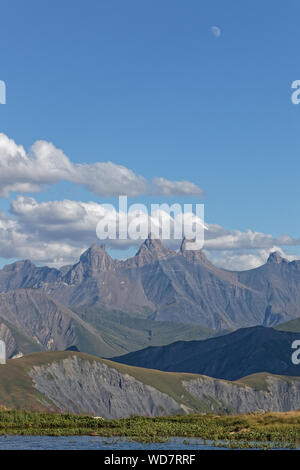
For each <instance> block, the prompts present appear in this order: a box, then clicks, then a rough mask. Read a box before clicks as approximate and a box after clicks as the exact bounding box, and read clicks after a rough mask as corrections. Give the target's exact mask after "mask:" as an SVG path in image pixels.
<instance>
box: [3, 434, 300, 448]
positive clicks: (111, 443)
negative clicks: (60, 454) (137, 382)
mask: <svg viewBox="0 0 300 470" xmlns="http://www.w3.org/2000/svg"><path fill="white" fill-rule="evenodd" d="M0 449H1V450H70V449H73V450H75V449H78V450H210V449H213V450H216V449H221V447H215V446H213V445H204V443H203V441H201V440H199V439H188V440H185V439H181V438H174V439H171V440H170V442H164V443H155V444H141V443H139V442H128V441H125V440H121V439H119V440H117V439H110V438H105V437H94V436H72V437H69V436H62V437H53V436H0ZM222 449H224V448H223V447H222ZM298 449H300V447H299V448H298Z"/></svg>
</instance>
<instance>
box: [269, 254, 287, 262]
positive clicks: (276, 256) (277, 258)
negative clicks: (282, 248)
mask: <svg viewBox="0 0 300 470" xmlns="http://www.w3.org/2000/svg"><path fill="white" fill-rule="evenodd" d="M267 262H268V263H274V264H281V263H288V260H287V259H286V258H283V257H282V256H281V254H280V253H279V251H273V252H272V253H270V255H269V258H268V261H267Z"/></svg>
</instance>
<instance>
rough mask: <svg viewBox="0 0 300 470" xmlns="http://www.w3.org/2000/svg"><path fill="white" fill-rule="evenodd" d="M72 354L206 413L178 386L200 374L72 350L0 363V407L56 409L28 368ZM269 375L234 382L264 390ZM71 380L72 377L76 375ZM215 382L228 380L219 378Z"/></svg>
mask: <svg viewBox="0 0 300 470" xmlns="http://www.w3.org/2000/svg"><path fill="white" fill-rule="evenodd" d="M74 356H77V357H79V358H80V359H82V360H84V361H89V362H94V361H96V362H100V363H104V364H106V365H107V366H108V367H110V368H112V369H115V370H117V371H118V372H119V373H121V374H122V375H124V376H128V375H129V376H131V377H134V378H135V379H137V380H138V381H140V382H142V383H144V384H147V385H150V386H152V387H154V388H156V389H157V390H159V391H160V392H162V393H165V394H167V395H169V396H170V397H172V398H173V399H174V400H175V401H176V402H177V403H179V404H181V405H183V407H185V410H186V411H189V412H210V408H209V404H208V402H206V404H204V403H203V402H201V401H199V400H198V399H197V398H195V397H194V396H192V395H191V394H190V393H189V392H188V391H187V390H186V388H184V387H183V385H182V382H183V381H189V380H193V379H197V378H200V377H204V376H200V375H196V374H184V373H173V372H162V371H158V370H151V369H142V368H139V367H132V366H128V365H126V364H120V363H114V362H112V361H110V360H106V359H100V358H98V357H94V356H90V355H88V354H83V353H78V352H73V351H61V352H42V353H34V354H30V355H28V356H24V357H22V358H19V359H13V360H9V361H8V362H7V364H6V365H2V366H0V406H4V407H7V408H10V409H19V410H20V409H27V410H35V411H52V412H55V411H58V409H57V407H56V406H55V405H54V404H53V403H51V401H50V400H49V399H48V398H46V397H45V396H44V395H41V394H40V392H38V390H37V389H36V388H35V387H34V385H33V381H32V379H31V377H30V375H29V371H30V370H31V369H32V368H33V367H35V366H44V365H49V364H51V363H53V362H55V363H59V362H60V361H62V360H64V359H66V358H72V357H74ZM269 375H270V374H255V375H252V376H250V377H246V378H243V379H241V380H239V381H236V382H234V384H236V385H238V386H240V387H244V386H246V385H248V386H250V387H252V388H253V389H256V390H257V389H259V390H266V389H267V382H266V378H267V376H269ZM204 378H205V377H204ZM282 378H283V379H284V380H285V381H289V380H290V379H289V377H282ZM69 379H70V377H69ZM71 379H72V377H71ZM74 379H75V380H76V379H78V378H74ZM49 380H52V379H51V376H49ZM208 380H210V379H208ZM219 382H220V383H222V382H223V383H228V382H226V381H222V380H220V381H219ZM229 383H230V382H229ZM226 409H227V408H226V407H224V409H223V408H222V406H220V405H218V406H217V408H215V410H218V412H226Z"/></svg>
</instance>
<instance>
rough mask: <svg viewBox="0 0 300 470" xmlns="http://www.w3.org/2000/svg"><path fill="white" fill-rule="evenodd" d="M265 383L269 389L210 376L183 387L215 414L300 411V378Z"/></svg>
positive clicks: (275, 378)
mask: <svg viewBox="0 0 300 470" xmlns="http://www.w3.org/2000/svg"><path fill="white" fill-rule="evenodd" d="M266 381H267V385H268V390H255V389H253V388H252V387H248V386H246V385H245V386H242V385H237V384H234V383H230V382H225V381H221V380H216V379H212V378H209V377H205V378H199V379H197V380H191V381H184V382H183V385H184V387H185V388H186V390H187V391H188V392H189V393H190V394H191V395H193V396H194V397H195V398H197V399H198V400H200V401H201V402H203V403H205V404H206V406H207V407H208V408H209V409H210V410H211V411H215V412H218V411H219V410H226V411H227V412H235V413H250V412H253V411H257V410H264V411H295V410H298V409H299V408H300V379H291V378H289V379H288V380H285V379H284V378H281V377H276V376H270V377H267V378H266Z"/></svg>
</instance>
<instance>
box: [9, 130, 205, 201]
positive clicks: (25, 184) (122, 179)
mask: <svg viewBox="0 0 300 470" xmlns="http://www.w3.org/2000/svg"><path fill="white" fill-rule="evenodd" d="M59 181H69V182H71V183H74V184H79V185H81V186H83V187H84V188H85V189H87V190H88V191H90V192H92V193H94V194H96V195H97V196H118V195H119V194H124V195H127V196H131V197H135V196H139V195H141V194H157V195H163V196H172V195H180V196H188V195H198V196H203V190H202V189H201V188H200V187H199V186H197V185H195V184H194V183H191V182H188V181H169V180H167V179H165V178H154V179H153V180H147V179H146V178H145V177H143V176H141V175H138V174H136V173H135V172H134V171H132V170H130V169H128V168H126V167H124V166H122V165H117V164H115V163H113V162H109V161H108V162H96V163H92V164H84V163H79V164H78V163H73V162H72V161H71V160H70V159H69V158H68V157H67V156H66V155H65V154H64V152H63V151H62V150H60V149H57V148H56V147H55V146H54V145H53V144H52V143H50V142H46V141H37V142H35V143H34V145H33V146H32V147H31V149H30V150H29V152H28V153H27V152H26V151H25V149H24V147H23V146H21V145H17V144H16V143H15V142H14V141H13V140H12V139H9V138H8V137H7V136H6V135H5V134H0V197H2V198H4V197H8V195H9V193H10V192H16V193H35V192H38V191H41V190H42V189H44V188H45V187H47V186H48V185H51V184H54V183H57V182H59Z"/></svg>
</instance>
